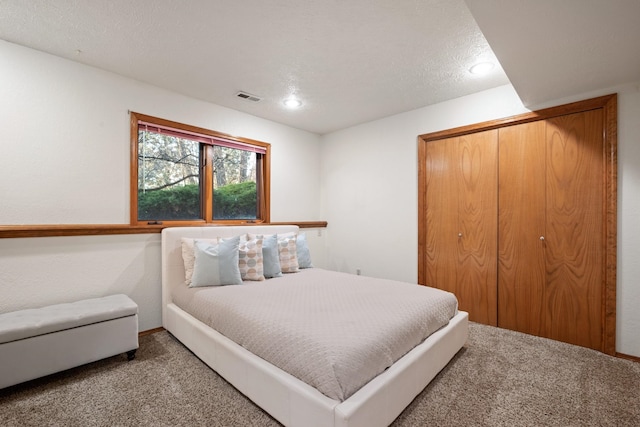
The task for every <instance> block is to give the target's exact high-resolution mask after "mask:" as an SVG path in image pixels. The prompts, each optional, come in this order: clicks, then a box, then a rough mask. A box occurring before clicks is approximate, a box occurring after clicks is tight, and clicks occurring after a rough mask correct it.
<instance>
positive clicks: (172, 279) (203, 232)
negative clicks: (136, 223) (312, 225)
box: [162, 225, 298, 326]
mask: <svg viewBox="0 0 640 427" xmlns="http://www.w3.org/2000/svg"><path fill="white" fill-rule="evenodd" d="M291 231H293V232H298V226H297V225H234V226H208V227H169V228H165V229H164V230H162V319H163V320H162V323H163V326H165V325H164V322H165V321H164V319H165V317H166V316H165V310H166V307H167V305H168V304H171V287H172V286H185V284H184V262H183V261H182V240H181V239H182V238H183V237H189V238H192V239H197V238H201V239H207V238H209V239H210V238H214V237H234V236H240V235H242V234H246V233H252V234H274V233H288V232H291Z"/></svg>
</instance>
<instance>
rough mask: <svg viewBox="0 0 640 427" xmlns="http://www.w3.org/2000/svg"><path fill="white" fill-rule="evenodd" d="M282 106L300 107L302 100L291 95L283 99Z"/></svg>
mask: <svg viewBox="0 0 640 427" xmlns="http://www.w3.org/2000/svg"><path fill="white" fill-rule="evenodd" d="M284 106H285V107H287V108H300V107H302V101H300V100H299V99H298V98H295V97H293V96H292V97H290V98H287V99H285V100H284Z"/></svg>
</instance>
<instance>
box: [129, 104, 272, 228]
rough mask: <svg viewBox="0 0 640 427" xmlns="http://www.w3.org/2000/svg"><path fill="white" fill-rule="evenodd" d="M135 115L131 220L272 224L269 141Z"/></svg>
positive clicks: (149, 222)
mask: <svg viewBox="0 0 640 427" xmlns="http://www.w3.org/2000/svg"><path fill="white" fill-rule="evenodd" d="M131 115H132V118H131V128H132V143H135V147H132V153H137V156H136V157H137V158H136V159H135V163H136V164H135V165H132V168H131V169H132V175H135V178H134V177H133V176H132V178H134V179H132V182H135V183H136V186H135V187H136V188H135V197H134V198H132V223H134V224H136V225H145V224H147V225H157V224H168V225H173V224H174V223H176V224H182V223H196V224H198V223H202V222H225V223H226V222H231V223H234V222H247V221H250V222H268V206H269V204H268V194H269V188H268V183H269V179H268V171H269V151H270V146H269V144H266V143H262V142H258V141H251V140H246V139H240V138H235V137H230V136H228V135H223V134H219V133H217V132H214V131H209V130H206V129H201V128H195V127H192V126H188V125H182V124H179V123H175V122H169V121H166V120H163V119H157V118H153V117H150V116H143V115H141V114H136V113H131ZM132 191H134V190H133V186H132ZM134 199H135V200H134Z"/></svg>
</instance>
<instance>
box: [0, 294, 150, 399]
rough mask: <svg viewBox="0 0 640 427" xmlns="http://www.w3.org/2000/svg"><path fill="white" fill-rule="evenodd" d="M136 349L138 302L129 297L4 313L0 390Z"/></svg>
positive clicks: (0, 316)
mask: <svg viewBox="0 0 640 427" xmlns="http://www.w3.org/2000/svg"><path fill="white" fill-rule="evenodd" d="M137 348H138V306H137V304H136V303H135V302H133V301H132V300H131V299H130V298H129V297H128V296H126V295H121V294H119V295H111V296H107V297H102V298H92V299H86V300H82V301H76V302H72V303H68V304H56V305H50V306H47V307H41V308H35V309H27V310H20V311H14V312H10V313H4V314H0V388H4V387H8V386H11V385H14V384H18V383H21V382H24V381H28V380H32V379H34V378H38V377H42V376H44V375H49V374H52V373H54V372H59V371H63V370H65V369H69V368H73V367H76V366H79V365H83V364H85V363H89V362H94V361H96V360H100V359H104V358H106V357H111V356H115V355H117V354H120V353H125V352H126V353H127V356H128V358H129V360H131V359H133V358H134V357H135V351H136V349H137Z"/></svg>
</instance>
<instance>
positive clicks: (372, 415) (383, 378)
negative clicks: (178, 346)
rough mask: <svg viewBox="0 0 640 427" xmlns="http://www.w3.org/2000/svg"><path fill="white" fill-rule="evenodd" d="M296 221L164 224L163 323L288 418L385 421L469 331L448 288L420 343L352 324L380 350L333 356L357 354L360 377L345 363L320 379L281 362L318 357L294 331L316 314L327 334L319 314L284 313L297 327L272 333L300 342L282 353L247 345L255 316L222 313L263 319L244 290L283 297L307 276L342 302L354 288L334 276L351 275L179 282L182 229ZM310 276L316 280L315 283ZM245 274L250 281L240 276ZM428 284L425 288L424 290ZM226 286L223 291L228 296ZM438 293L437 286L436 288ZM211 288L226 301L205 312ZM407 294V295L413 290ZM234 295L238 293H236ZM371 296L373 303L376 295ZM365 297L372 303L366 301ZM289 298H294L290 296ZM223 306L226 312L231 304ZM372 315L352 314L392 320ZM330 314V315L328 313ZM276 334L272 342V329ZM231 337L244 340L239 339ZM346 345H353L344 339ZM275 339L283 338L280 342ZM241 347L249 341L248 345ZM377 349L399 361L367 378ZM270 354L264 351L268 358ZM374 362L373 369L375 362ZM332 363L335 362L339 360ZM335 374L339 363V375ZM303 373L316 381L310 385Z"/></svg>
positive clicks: (289, 422)
mask: <svg viewBox="0 0 640 427" xmlns="http://www.w3.org/2000/svg"><path fill="white" fill-rule="evenodd" d="M298 231H299V230H298V227H297V226H267V225H264V226H263V225H255V226H224V227H222V226H221V227H175V228H166V229H164V230H163V232H162V303H163V326H164V328H165V329H167V330H168V331H169V332H170V333H172V334H173V335H174V336H175V337H176V338H177V339H178V340H180V341H181V342H182V343H183V344H184V345H185V346H186V347H187V348H189V349H190V350H191V351H192V352H193V353H194V354H195V355H196V356H198V357H199V358H200V359H201V360H203V361H204V362H205V363H206V364H207V365H209V366H210V367H211V368H212V369H214V370H215V371H216V372H218V373H219V374H220V375H221V376H222V377H224V378H225V379H226V380H227V381H229V382H230V383H231V384H232V385H234V386H235V387H236V388H237V389H238V390H239V391H240V392H242V393H243V394H245V395H246V396H247V397H249V398H250V399H251V400H252V401H254V402H255V403H256V404H257V405H258V406H260V407H261V408H263V409H264V410H265V411H267V412H268V413H269V414H270V415H271V416H273V417H274V418H275V419H276V420H278V421H279V422H281V423H282V424H284V425H286V426H320V427H327V426H340V427H347V426H350V427H357V426H378V425H379V426H385V425H389V424H390V423H391V422H392V421H393V420H394V419H395V418H396V417H397V416H398V415H399V414H400V413H401V412H402V411H403V410H404V408H405V407H406V406H407V405H408V404H409V403H410V402H411V401H412V400H413V399H414V398H415V396H417V395H418V393H420V391H422V390H423V389H424V387H425V386H426V385H427V384H428V383H429V382H430V381H431V380H432V379H433V378H434V377H435V376H436V375H437V373H438V372H439V371H440V370H441V369H442V368H443V367H444V366H445V365H446V364H447V363H448V362H449V361H450V360H451V358H452V357H453V356H454V355H455V354H456V353H457V352H458V350H459V349H460V348H461V347H462V346H463V345H464V343H465V342H466V340H467V334H468V315H467V313H465V312H462V311H458V310H457V309H454V310H453V311H452V310H451V307H450V301H449V300H450V298H449V297H446V298H445V296H444V295H443V298H442V301H443V302H442V303H441V304H442V305H441V306H439V307H440V308H438V309H436V310H434V311H435V312H437V313H440V314H439V316H440V317H442V316H446V319H445V321H444V324H443V326H437V325H436V326H429V327H431V328H433V329H434V331H433V332H432V331H428V332H421V333H424V334H426V335H428V337H426V339H422V338H419V337H418V338H416V337H412V338H411V339H414V340H415V339H418V340H419V341H418V343H417V345H415V346H414V345H413V344H411V347H410V348H407V349H406V350H405V349H402V348H395V347H396V344H395V341H394V340H393V339H392V340H391V341H390V342H391V344H384V340H383V339H382V338H381V339H380V340H379V342H378V338H377V337H376V335H367V334H368V333H369V332H368V331H364V332H362V333H361V334H360V333H357V334H355V335H354V341H356V340H355V338H361V341H364V342H368V343H369V344H371V342H372V341H374V342H375V345H374V347H370V349H369V350H371V348H376V349H380V351H375V352H371V351H369V353H367V352H366V351H365V352H363V353H364V356H362V355H360V354H359V353H358V352H354V351H353V350H352V352H351V356H348V357H349V359H344V360H343V361H341V362H338V363H337V366H338V367H341V366H346V365H349V364H353V365H354V366H355V368H354V371H353V372H357V373H358V374H362V375H363V377H362V378H359V379H357V381H356V380H355V379H354V381H353V383H348V382H347V381H346V380H344V378H349V375H351V374H349V373H345V374H344V375H347V377H337V379H333V378H332V379H331V380H330V381H325V380H323V381H320V383H317V382H314V380H313V379H311V380H309V379H305V381H306V382H305V381H303V380H301V379H299V378H303V376H302V374H301V373H299V372H297V371H296V370H295V369H296V368H295V366H293V367H291V366H290V365H287V363H289V362H288V361H287V360H291V361H295V359H302V360H307V361H315V360H316V359H322V358H321V357H317V356H313V357H310V356H309V355H318V354H320V353H322V352H321V351H318V350H317V349H316V348H314V347H313V345H315V344H313V343H310V342H309V339H307V337H306V336H302V335H300V331H303V332H304V331H309V334H310V335H311V334H312V331H313V330H314V326H313V325H317V324H318V323H322V325H321V326H322V327H318V329H319V331H320V332H319V333H320V335H321V336H323V337H326V335H327V333H326V328H325V327H324V323H325V322H319V321H314V322H312V323H311V324H309V325H304V326H303V327H301V326H299V324H300V323H301V320H300V319H297V320H295V321H293V322H291V321H289V322H288V323H290V324H293V326H294V329H290V330H287V331H286V332H279V333H276V335H274V336H275V337H277V338H278V339H282V340H285V341H287V340H289V341H290V340H294V342H295V340H298V342H300V344H299V345H297V346H296V348H297V349H298V350H295V351H289V352H285V353H286V354H285V356H283V357H284V358H285V359H287V360H285V362H283V361H282V360H279V359H277V358H276V359H270V356H269V354H266V353H265V351H266V352H267V353H268V352H269V349H268V348H266V349H265V347H268V346H265V345H264V343H262V344H257V347H253V348H252V347H251V346H250V345H249V344H250V342H252V341H255V340H258V339H259V338H260V335H262V334H263V330H261V329H259V328H256V327H252V326H249V327H245V328H244V329H242V328H239V327H234V325H235V324H236V320H233V321H231V320H229V321H228V322H226V323H228V325H225V319H227V316H231V314H227V311H226V310H227V309H228V307H232V308H233V306H234V304H235V306H237V308H238V309H244V310H245V311H244V312H240V314H239V315H238V316H240V318H245V317H246V318H248V319H249V320H248V321H253V322H254V323H253V325H258V326H260V325H261V318H260V317H259V316H262V315H263V314H264V313H263V314H259V312H260V306H251V305H250V303H249V302H248V301H249V299H248V298H247V299H246V300H245V299H244V298H245V295H248V294H250V293H259V292H262V293H263V294H262V295H260V296H259V297H258V298H266V294H264V293H265V292H274V294H275V292H281V294H280V295H281V296H280V297H279V298H277V299H276V300H282V299H284V298H283V297H282V295H290V294H292V293H293V292H294V290H295V288H296V287H298V288H302V286H297V285H296V283H304V286H305V287H308V289H310V291H301V292H316V293H317V292H320V293H323V292H322V286H320V287H319V288H318V287H317V286H318V284H320V283H326V284H327V285H326V292H324V294H326V295H324V296H323V298H325V297H326V298H331V295H333V294H335V295H336V297H338V298H339V301H336V304H338V302H339V304H351V303H350V302H348V301H349V298H351V297H350V296H349V295H348V292H349V291H348V290H345V291H344V292H346V294H341V292H343V291H342V289H343V288H348V289H351V288H350V287H349V286H347V285H345V286H343V285H340V283H342V281H343V280H345V281H347V282H345V283H348V282H350V281H352V279H350V278H349V277H348V276H351V275H346V274H344V273H337V272H328V271H325V270H322V269H315V268H310V269H305V270H300V271H299V272H297V273H290V274H283V275H282V277H276V278H273V279H267V280H266V281H262V282H245V283H243V285H241V286H221V287H214V288H216V289H213V290H210V289H204V288H198V289H197V290H194V289H193V288H188V287H187V286H186V284H185V263H184V259H183V248H182V246H183V240H184V239H195V241H199V242H200V241H204V240H206V239H216V238H230V237H234V236H240V235H247V233H252V234H256V235H262V234H263V235H273V234H278V235H285V234H287V233H289V234H294V235H295V233H298ZM327 275H329V276H327ZM332 275H333V276H332ZM327 277H328V278H327ZM352 278H353V279H355V280H356V281H359V282H360V285H362V284H369V286H370V287H371V288H375V287H376V286H381V287H382V286H383V283H378V281H379V282H382V281H381V280H380V279H367V278H363V277H361V276H352ZM194 279H195V277H194ZM329 279H330V280H329ZM314 282H315V285H314V286H316V288H311V286H312V285H311V284H312V283H314ZM387 282H388V281H387ZM245 284H246V285H248V286H244V285H245ZM360 285H358V286H360ZM395 285H396V287H397V289H398V290H399V289H401V288H403V287H406V288H407V290H413V292H415V290H418V288H417V285H408V284H402V283H400V282H395ZM354 286H356V284H354ZM218 289H219V290H218ZM353 289H356V288H353ZM394 289H396V288H394ZM424 290H425V289H421V291H424ZM221 291H222V292H221ZM434 291H435V292H440V291H437V290H434ZM354 292H355V291H354ZM352 293H353V292H352ZM227 294H228V296H224V295H227ZM442 294H444V293H442ZM313 295H314V297H313V298H315V294H313ZM358 295H359V294H358ZM196 296H197V298H196ZM437 296H440V294H438V295H437ZM207 298H208V299H210V300H212V301H215V300H220V301H221V303H222V304H226V305H222V306H219V307H217V308H216V309H214V310H209V311H210V312H213V313H214V314H215V315H216V316H217V318H216V316H213V315H212V316H210V315H209V314H207V312H206V311H207V309H206V308H205V309H203V308H202V307H206V306H204V305H203V304H204V302H203V300H206V299H207ZM225 298H227V299H228V300H227V299H225ZM301 298H303V299H304V298H307V299H308V298H309V297H304V296H303V297H301ZM386 298H388V296H386ZM409 299H413V297H411V298H409ZM234 301H236V302H235V303H234ZM239 301H242V302H243V303H242V304H240V303H238V302H239ZM245 301H247V302H246V304H245V303H244V302H245ZM317 301H318V302H317V305H318V306H322V302H320V301H322V300H321V299H318V300H317ZM354 301H357V300H354ZM324 304H325V308H330V307H329V306H330V305H331V300H327V301H325V302H324ZM372 304H375V302H374V303H372ZM245 305H246V307H245ZM366 305H371V304H369V303H367V304H366ZM294 306H297V305H295V304H294ZM198 307H200V309H198ZM274 307H277V306H274ZM445 307H446V308H445ZM188 311H189V312H188ZM263 311H265V310H263ZM266 311H268V310H266ZM272 311H274V312H279V311H281V310H278V309H277V308H276V309H274V310H272ZM294 311H295V310H294ZM302 311H304V310H302ZM320 311H322V310H320ZM381 311H384V310H381ZM409 311H410V310H409ZM229 313H231V312H230V311H229ZM337 313H339V312H335V311H334V312H333V314H331V318H332V320H333V321H334V322H338V324H340V322H344V324H345V325H346V324H347V322H348V321H349V319H346V320H345V319H340V318H339V316H338V315H337ZM442 313H446V314H442ZM288 316H289V314H288V313H287V317H286V318H287V319H289V320H290V319H291V318H289V317H288ZM377 317H378V318H379V319H382V323H379V324H376V323H375V319H374V320H371V321H370V320H363V321H361V322H352V323H356V324H357V323H360V324H367V325H370V326H372V327H370V328H369V329H374V330H375V329H384V328H385V327H386V325H387V323H388V324H392V323H393V322H391V321H390V320H389V321H388V322H387V321H385V320H384V319H385V318H384V315H383V314H382V313H381V314H380V316H377ZM436 317H437V316H436ZM212 319H213V320H212ZM229 319H230V317H229ZM271 321H272V320H268V321H267V320H266V319H265V321H264V322H263V323H264V324H270V323H269V322H271ZM440 321H442V319H440ZM211 322H217V323H214V324H215V325H218V326H216V328H217V329H220V330H221V331H222V332H223V333H221V332H220V331H218V330H216V329H214V328H213V327H211V326H209V324H211ZM274 322H275V320H274ZM326 323H330V322H329V321H327V322H326ZM250 325H251V324H250ZM296 325H298V327H297V329H296V328H295V326H296ZM289 326H291V325H289ZM224 328H227V329H224ZM345 328H346V326H345ZM238 329H239V332H238ZM253 329H256V330H257V331H258V333H257V334H256V333H255V331H253ZM263 329H268V328H263ZM415 329H419V328H416V327H414V328H412V330H415ZM427 329H428V328H427ZM247 331H251V332H252V333H253V335H247V334H248V332H247ZM323 333H324V335H323ZM234 334H236V335H234ZM238 334H239V335H238ZM230 337H231V338H233V340H232V339H230ZM296 337H297V338H296ZM272 340H273V341H274V342H275V338H273V339H272ZM236 341H237V342H240V343H241V344H238V343H236ZM283 342H284V341H283ZM289 344H290V343H289ZM282 345H284V344H282ZM341 345H342V344H340V345H333V344H332V345H331V347H332V349H333V348H334V347H335V348H339V347H340V346H341ZM345 345H350V343H346V344H345ZM402 345H405V344H398V346H402ZM276 346H280V344H277V345H276ZM310 346H311V347H310ZM247 348H251V349H252V351H253V352H252V351H249V350H248V349H247ZM383 349H386V350H389V351H398V352H399V353H400V355H399V356H397V355H395V356H388V355H386V350H385V351H383ZM336 351H337V350H336ZM255 353H257V354H255ZM378 355H380V358H381V359H384V358H385V357H394V358H396V357H399V358H398V359H397V360H395V362H390V363H389V365H390V366H388V367H384V368H383V369H382V371H381V372H380V373H375V374H374V375H373V377H372V378H369V376H371V375H372V374H371V372H368V373H365V372H364V371H365V369H364V367H365V365H368V364H369V363H366V362H365V363H363V360H364V361H366V360H369V358H372V359H375V357H377V356H378ZM330 357H334V354H331V355H330ZM345 357H347V356H345ZM267 360H270V362H268V361H267ZM331 360H332V361H334V364H333V365H331V366H329V368H326V370H327V371H331V370H332V369H333V368H336V364H335V359H331ZM271 362H272V363H271ZM283 363H284V365H283ZM381 363H383V362H381ZM391 363H392V364H391ZM303 365H304V364H303ZM279 366H280V367H279ZM303 367H304V366H303ZM374 369H378V370H379V368H374ZM285 370H286V371H285ZM333 370H335V371H337V370H338V369H333ZM372 372H373V371H372ZM376 372H377V371H376ZM339 374H340V373H337V374H336V375H339ZM316 377H319V378H323V379H324V378H326V377H327V375H325V374H324V373H321V374H318V375H316ZM308 383H311V384H313V386H312V385H309V384H308ZM325 383H329V385H328V386H326V384H325ZM333 383H335V384H337V386H338V387H339V388H337V389H336V388H331V387H333V386H335V384H333ZM360 383H362V385H361V384H360ZM332 384H333V385H332ZM325 386H326V387H325ZM323 387H325V388H323ZM327 387H328V388H327ZM320 390H322V391H320Z"/></svg>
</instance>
